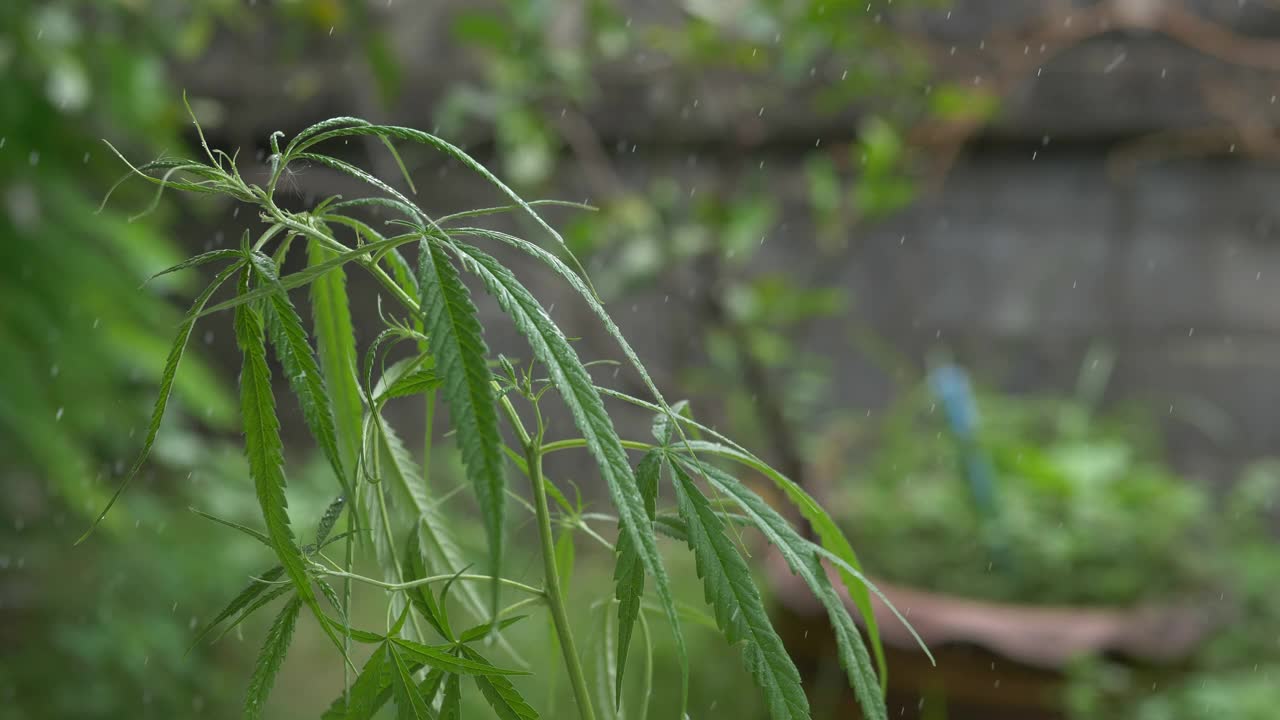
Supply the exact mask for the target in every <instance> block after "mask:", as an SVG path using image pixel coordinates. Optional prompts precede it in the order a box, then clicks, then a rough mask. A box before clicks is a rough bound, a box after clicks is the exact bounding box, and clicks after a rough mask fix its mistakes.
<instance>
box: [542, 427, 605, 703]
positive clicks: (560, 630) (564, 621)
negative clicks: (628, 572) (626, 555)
mask: <svg viewBox="0 0 1280 720" xmlns="http://www.w3.org/2000/svg"><path fill="white" fill-rule="evenodd" d="M525 459H526V462H528V465H529V480H530V482H531V484H532V485H533V507H534V510H536V511H537V515H538V540H539V541H540V542H541V545H542V568H543V575H544V576H545V578H544V580H543V584H544V585H545V586H546V591H545V592H546V595H547V605H548V606H550V608H551V619H552V621H553V622H554V624H555V628H556V635H557V636H559V638H560V650H561V651H562V652H563V653H564V664H565V668H566V669H567V670H568V671H569V684H570V685H571V686H572V687H573V696H574V698H575V699H576V700H577V701H578V715H579V716H580V717H581V718H582V720H595V711H594V710H593V709H592V706H591V693H590V691H589V690H588V689H587V678H586V676H585V675H584V674H583V672H582V663H581V661H579V659H578V649H577V646H576V645H575V644H574V642H573V631H572V630H571V629H570V627H569V614H568V612H567V611H566V610H565V605H564V595H563V593H562V591H561V589H560V572H559V570H558V569H557V568H556V550H555V539H554V538H553V536H552V534H551V512H550V510H549V509H548V508H547V489H546V487H544V486H543V484H542V452H541V447H540V442H539V441H538V440H537V439H534V440H531V441H526V442H525Z"/></svg>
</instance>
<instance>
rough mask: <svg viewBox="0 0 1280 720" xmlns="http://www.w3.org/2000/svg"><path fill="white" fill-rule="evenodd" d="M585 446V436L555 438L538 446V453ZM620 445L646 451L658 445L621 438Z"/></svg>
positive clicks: (544, 453) (543, 453)
mask: <svg viewBox="0 0 1280 720" xmlns="http://www.w3.org/2000/svg"><path fill="white" fill-rule="evenodd" d="M586 446H587V441H586V439H585V438H570V439H568V440H557V441H555V442H549V443H547V444H546V445H543V446H542V447H540V448H538V453H539V454H541V455H546V454H547V453H553V452H557V451H560V450H571V449H573V448H582V447H586ZM622 447H624V448H626V449H628V450H639V451H641V452H647V451H649V450H653V449H654V448H656V447H660V446H658V445H654V444H653V443H646V442H639V441H637V440H623V441H622Z"/></svg>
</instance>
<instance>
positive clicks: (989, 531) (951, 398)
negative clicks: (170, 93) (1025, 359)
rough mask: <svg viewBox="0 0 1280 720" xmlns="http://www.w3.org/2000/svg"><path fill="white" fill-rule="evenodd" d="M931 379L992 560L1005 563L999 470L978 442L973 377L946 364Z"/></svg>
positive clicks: (929, 379)
mask: <svg viewBox="0 0 1280 720" xmlns="http://www.w3.org/2000/svg"><path fill="white" fill-rule="evenodd" d="M928 382H929V389H930V390H931V391H932V392H933V395H934V397H935V398H937V400H938V403H939V404H940V405H941V406H942V411H943V414H944V415H945V416H946V419H947V426H948V428H949V429H950V431H951V435H952V436H953V437H954V438H955V440H956V445H957V446H958V449H959V451H960V465H961V472H962V473H963V475H964V479H965V482H966V483H967V484H968V486H969V493H970V495H971V496H972V497H973V504H974V507H975V508H976V509H977V511H978V515H979V517H981V518H982V521H983V523H984V525H985V526H986V528H985V529H986V532H985V533H984V535H985V539H986V541H987V543H988V546H989V548H990V551H991V556H992V562H993V563H996V564H999V565H1005V564H1006V556H1005V551H1004V547H1003V543H1001V542H1000V530H999V523H1000V506H999V501H998V495H997V490H996V472H995V467H994V466H993V465H992V464H991V460H990V458H988V457H987V454H986V452H984V451H983V448H982V445H981V443H979V441H978V424H979V418H978V404H977V401H976V400H975V399H974V395H973V387H972V385H971V384H970V383H969V376H968V374H967V373H965V371H964V370H962V369H960V368H959V367H957V366H955V365H952V364H950V363H943V364H940V365H937V366H935V367H934V368H933V369H931V370H930V371H929V378H928Z"/></svg>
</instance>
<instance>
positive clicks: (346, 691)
mask: <svg viewBox="0 0 1280 720" xmlns="http://www.w3.org/2000/svg"><path fill="white" fill-rule="evenodd" d="M347 504H348V505H351V501H350V499H348V501H347ZM355 514H356V509H355V507H354V506H351V507H348V508H347V540H346V545H347V549H346V557H345V558H344V560H345V565H346V571H347V572H351V568H352V567H353V566H354V565H355V544H354V542H353V540H354V539H355V533H354V532H352V530H353V529H354V528H355V520H354V518H355ZM342 625H343V628H344V629H345V630H346V632H344V633H343V635H342V649H343V651H344V652H345V653H346V656H347V657H351V578H342ZM342 697H343V698H344V700H343V706H344V707H347V708H349V707H351V670H350V669H349V668H348V667H347V663H343V664H342Z"/></svg>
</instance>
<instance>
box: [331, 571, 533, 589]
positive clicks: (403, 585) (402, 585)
mask: <svg viewBox="0 0 1280 720" xmlns="http://www.w3.org/2000/svg"><path fill="white" fill-rule="evenodd" d="M317 569H319V568H317ZM320 572H323V573H324V574H325V575H333V576H334V577H341V578H350V579H352V580H358V581H360V582H362V583H366V584H368V585H373V586H374V587H380V588H382V589H383V590H408V589H409V588H415V587H420V586H422V585H434V584H435V583H442V582H445V581H447V580H454V579H457V580H471V581H476V582H481V581H483V582H493V576H492V575H471V574H465V573H464V574H461V575H453V574H450V575H432V576H431V577H425V578H419V579H417V580H410V581H408V582H399V583H389V582H384V581H382V580H375V579H374V578H371V577H365V576H364V575H356V574H355V573H349V572H343V571H341V570H330V569H329V568H323V569H321V570H320ZM498 582H500V583H502V584H503V585H506V586H508V587H513V588H516V589H519V590H523V591H525V592H527V593H529V594H530V595H538V596H541V595H542V594H543V591H542V590H541V589H540V588H536V587H534V586H532V585H525V584H524V583H522V582H517V581H515V580H510V579H508V578H503V577H500V578H498Z"/></svg>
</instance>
